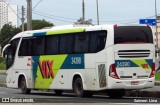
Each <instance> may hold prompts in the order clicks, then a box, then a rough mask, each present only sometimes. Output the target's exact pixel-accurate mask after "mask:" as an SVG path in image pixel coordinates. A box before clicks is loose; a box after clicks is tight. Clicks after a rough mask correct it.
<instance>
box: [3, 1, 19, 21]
mask: <svg viewBox="0 0 160 105" xmlns="http://www.w3.org/2000/svg"><path fill="white" fill-rule="evenodd" d="M3 2H4V3H6V4H7V6H8V7H9V8H10V9H11V10H12V11H13V13H14V14H16V15H17V17H18V18H19V19H21V18H20V17H19V16H18V14H17V13H16V12H15V11H14V10H13V9H12V7H11V6H10V5H9V3H7V2H6V1H3Z"/></svg>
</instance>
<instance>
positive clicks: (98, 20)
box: [96, 0, 99, 25]
mask: <svg viewBox="0 0 160 105" xmlns="http://www.w3.org/2000/svg"><path fill="white" fill-rule="evenodd" d="M96 4H97V24H98V25H99V10H98V0H96Z"/></svg>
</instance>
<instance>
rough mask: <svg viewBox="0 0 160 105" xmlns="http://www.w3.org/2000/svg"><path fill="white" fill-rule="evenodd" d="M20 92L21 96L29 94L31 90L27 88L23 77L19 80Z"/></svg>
mask: <svg viewBox="0 0 160 105" xmlns="http://www.w3.org/2000/svg"><path fill="white" fill-rule="evenodd" d="M21 90H22V93H23V94H29V93H30V92H31V89H28V88H27V85H26V79H25V77H22V79H21Z"/></svg>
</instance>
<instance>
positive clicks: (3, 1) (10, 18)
mask: <svg viewBox="0 0 160 105" xmlns="http://www.w3.org/2000/svg"><path fill="white" fill-rule="evenodd" d="M13 11H14V12H13ZM16 14H18V6H17V5H15V4H13V3H11V2H9V1H7V0H0V29H1V28H2V27H3V25H4V24H7V23H11V24H12V25H13V26H15V27H17V26H18V16H17V15H16Z"/></svg>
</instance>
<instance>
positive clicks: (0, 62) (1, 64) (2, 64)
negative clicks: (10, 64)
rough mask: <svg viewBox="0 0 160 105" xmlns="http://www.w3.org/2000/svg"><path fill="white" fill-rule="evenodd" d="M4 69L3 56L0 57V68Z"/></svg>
mask: <svg viewBox="0 0 160 105" xmlns="http://www.w3.org/2000/svg"><path fill="white" fill-rule="evenodd" d="M5 69H6V65H5V63H4V58H3V57H0V70H5Z"/></svg>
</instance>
